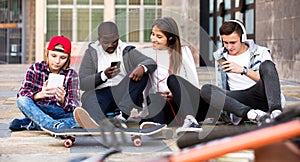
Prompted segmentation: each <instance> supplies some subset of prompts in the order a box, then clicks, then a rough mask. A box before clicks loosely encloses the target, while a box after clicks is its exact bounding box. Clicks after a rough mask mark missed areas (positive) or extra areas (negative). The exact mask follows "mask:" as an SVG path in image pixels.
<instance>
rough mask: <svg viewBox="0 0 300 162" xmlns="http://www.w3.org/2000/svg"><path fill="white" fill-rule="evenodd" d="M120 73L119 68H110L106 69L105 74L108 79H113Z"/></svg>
mask: <svg viewBox="0 0 300 162" xmlns="http://www.w3.org/2000/svg"><path fill="white" fill-rule="evenodd" d="M119 72H120V68H118V67H117V66H113V67H108V68H106V69H105V71H104V74H105V75H106V76H107V78H112V77H114V76H116V75H117V74H118V73H119Z"/></svg>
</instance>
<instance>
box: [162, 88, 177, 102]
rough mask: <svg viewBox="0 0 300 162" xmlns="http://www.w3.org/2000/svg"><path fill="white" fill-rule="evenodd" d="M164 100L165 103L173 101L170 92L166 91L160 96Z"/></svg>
mask: <svg viewBox="0 0 300 162" xmlns="http://www.w3.org/2000/svg"><path fill="white" fill-rule="evenodd" d="M160 95H161V96H162V97H163V98H164V99H165V100H167V101H173V100H174V96H173V94H172V92H171V91H170V90H166V91H164V92H162V93H161V94H160Z"/></svg>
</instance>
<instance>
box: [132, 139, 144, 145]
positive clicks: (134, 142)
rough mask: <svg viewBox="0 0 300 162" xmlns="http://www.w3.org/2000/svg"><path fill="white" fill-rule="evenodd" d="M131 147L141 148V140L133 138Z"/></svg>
mask: <svg viewBox="0 0 300 162" xmlns="http://www.w3.org/2000/svg"><path fill="white" fill-rule="evenodd" d="M133 145H134V146H135V147H140V146H142V138H140V137H136V138H134V139H133Z"/></svg>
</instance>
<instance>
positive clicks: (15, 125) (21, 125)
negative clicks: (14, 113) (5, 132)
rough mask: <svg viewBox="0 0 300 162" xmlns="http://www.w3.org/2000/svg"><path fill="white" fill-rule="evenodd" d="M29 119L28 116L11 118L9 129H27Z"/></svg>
mask: <svg viewBox="0 0 300 162" xmlns="http://www.w3.org/2000/svg"><path fill="white" fill-rule="evenodd" d="M30 122H31V120H30V119H29V118H23V119H17V118H15V119H13V120H12V121H11V122H10V124H9V129H10V130H12V131H22V130H28V129H27V128H28V126H29V125H30Z"/></svg>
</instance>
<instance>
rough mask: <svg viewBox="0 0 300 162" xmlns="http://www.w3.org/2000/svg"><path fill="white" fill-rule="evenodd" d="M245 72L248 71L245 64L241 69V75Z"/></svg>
mask: <svg viewBox="0 0 300 162" xmlns="http://www.w3.org/2000/svg"><path fill="white" fill-rule="evenodd" d="M247 72H248V69H247V67H246V66H244V68H243V71H242V73H241V75H244V74H247Z"/></svg>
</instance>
